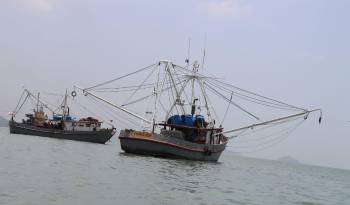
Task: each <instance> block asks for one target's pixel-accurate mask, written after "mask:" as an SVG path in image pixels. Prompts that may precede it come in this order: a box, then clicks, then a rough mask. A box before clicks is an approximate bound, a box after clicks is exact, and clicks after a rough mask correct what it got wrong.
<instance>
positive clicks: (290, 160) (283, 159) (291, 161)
mask: <svg viewBox="0 0 350 205" xmlns="http://www.w3.org/2000/svg"><path fill="white" fill-rule="evenodd" d="M277 161H280V162H285V163H289V164H301V163H300V162H299V161H298V160H296V159H294V158H293V157H290V156H286V157H281V158H278V159H277Z"/></svg>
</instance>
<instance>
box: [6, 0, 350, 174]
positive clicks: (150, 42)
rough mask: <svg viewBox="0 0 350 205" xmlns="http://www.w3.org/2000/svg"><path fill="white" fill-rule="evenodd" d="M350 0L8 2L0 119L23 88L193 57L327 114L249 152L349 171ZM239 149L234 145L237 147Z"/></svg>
mask: <svg viewBox="0 0 350 205" xmlns="http://www.w3.org/2000/svg"><path fill="white" fill-rule="evenodd" d="M349 8H350V1H347V0H336V1H329V0H328V1H326V0H318V1H314V0H283V1H280V0H264V1H258V0H202V1H201V0H178V1H170V0H169V1H167V0H154V1H145V0H142V1H141V0H140V1H136V0H131V1H116V0H109V1H108V0H105V1H103V0H74V1H72V0H1V1H0V31H1V32H0V71H1V72H0V73H1V74H0V94H1V98H0V99H1V100H0V102H1V104H0V105H1V106H0V115H2V116H7V113H8V112H9V111H12V109H13V108H14V106H15V104H16V103H17V100H18V97H19V95H20V93H21V89H22V86H26V87H27V88H30V89H36V90H43V89H44V90H49V91H54V92H62V91H63V90H64V89H65V88H67V87H71V86H72V85H74V84H77V83H78V84H80V85H86V86H88V85H92V84H95V83H97V82H101V81H104V80H107V79H111V78H112V77H115V76H119V75H120V74H122V73H127V72H128V71H130V70H134V69H137V68H141V67H142V66H146V65H150V64H152V63H154V62H156V61H157V60H159V59H164V58H165V59H170V60H172V61H174V62H177V63H179V64H183V62H184V59H185V57H186V55H187V41H188V38H189V37H190V38H191V39H192V49H191V53H192V58H193V59H195V58H196V59H201V53H202V49H203V46H204V39H205V36H206V39H207V40H206V54H207V55H206V57H207V58H206V65H205V69H206V70H207V71H208V72H210V73H215V75H216V76H221V77H224V78H225V81H228V82H231V83H233V84H235V85H239V86H240V87H243V88H246V89H248V90H252V91H255V92H258V93H262V94H264V95H267V96H271V97H274V98H277V99H280V100H283V101H285V102H289V103H291V104H293V105H297V106H301V107H306V108H318V107H321V108H323V112H324V122H323V124H321V125H318V124H317V117H318V116H316V117H314V118H313V119H310V120H309V121H307V122H306V123H305V124H304V125H303V126H302V127H301V128H300V129H298V130H297V131H296V132H295V133H293V135H291V136H290V137H289V138H288V139H286V140H284V141H283V142H282V143H280V144H278V145H276V146H274V147H272V148H270V149H267V150H264V151H261V152H256V153H252V154H250V155H249V156H254V157H260V158H270V159H276V158H279V157H282V156H292V157H294V158H296V159H298V160H300V161H301V162H304V163H309V164H316V165H324V166H331V167H339V168H347V169H350V163H349V159H350V150H349V147H350V135H349V133H350V122H349V121H350V111H349V110H350V109H349V105H350V94H349V88H350V86H349V85H350V84H349V76H350V68H349V65H350V40H349V36H350V26H349V25H350V24H349V19H350V14H349V12H348V11H349ZM231 143H233V142H231Z"/></svg>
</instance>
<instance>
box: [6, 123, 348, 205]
mask: <svg viewBox="0 0 350 205" xmlns="http://www.w3.org/2000/svg"><path fill="white" fill-rule="evenodd" d="M228 153H229V152H225V153H224V155H223V156H222V158H220V162H219V163H204V162H194V161H187V160H171V159H161V158H153V157H144V156H137V155H131V154H124V153H123V152H122V151H121V149H120V146H119V142H118V140H117V137H113V138H112V140H111V141H110V142H109V143H107V144H106V145H100V144H92V143H85V142H75V141H68V140H58V139H50V138H43V137H37V136H24V135H10V134H9V131H8V128H0V204H1V205H12V204H13V205H17V204H18V205H32V204H33V205H34V204H40V205H44V204H45V205H50V204H67V205H70V204H74V205H79V204H83V205H90V204H96V205H97V204H98V205H105V204H129V205H131V204H174V205H179V204H203V205H204V204H269V205H272V204H305V205H311V204H336V205H341V204H344V205H349V204H350V171H348V170H340V169H332V168H323V167H316V166H307V165H299V164H286V163H283V162H277V161H269V160H260V159H252V158H245V157H240V156H235V155H230V154H228Z"/></svg>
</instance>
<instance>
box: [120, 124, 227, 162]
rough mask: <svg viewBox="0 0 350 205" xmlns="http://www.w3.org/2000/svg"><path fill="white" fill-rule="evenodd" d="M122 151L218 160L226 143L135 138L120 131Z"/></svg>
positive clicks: (165, 137)
mask: <svg viewBox="0 0 350 205" xmlns="http://www.w3.org/2000/svg"><path fill="white" fill-rule="evenodd" d="M119 139H120V145H121V148H122V150H124V151H125V152H127V153H133V154H141V155H150V156H157V157H167V158H180V159H188V160H197V161H213V162H216V161H218V160H219V158H220V155H221V153H222V152H223V151H224V149H225V146H226V143H222V144H218V145H210V149H208V145H205V144H196V143H191V142H186V141H184V140H180V139H176V138H171V136H170V137H169V136H163V135H161V134H157V136H151V137H135V136H130V135H129V134H128V133H127V132H126V131H125V130H122V131H121V133H120V136H119Z"/></svg>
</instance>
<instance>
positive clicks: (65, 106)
mask: <svg viewBox="0 0 350 205" xmlns="http://www.w3.org/2000/svg"><path fill="white" fill-rule="evenodd" d="M67 97H68V94H67V89H66V94H65V95H64V104H63V120H65V119H66V116H67V113H66V112H67ZM68 115H69V113H68Z"/></svg>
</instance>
